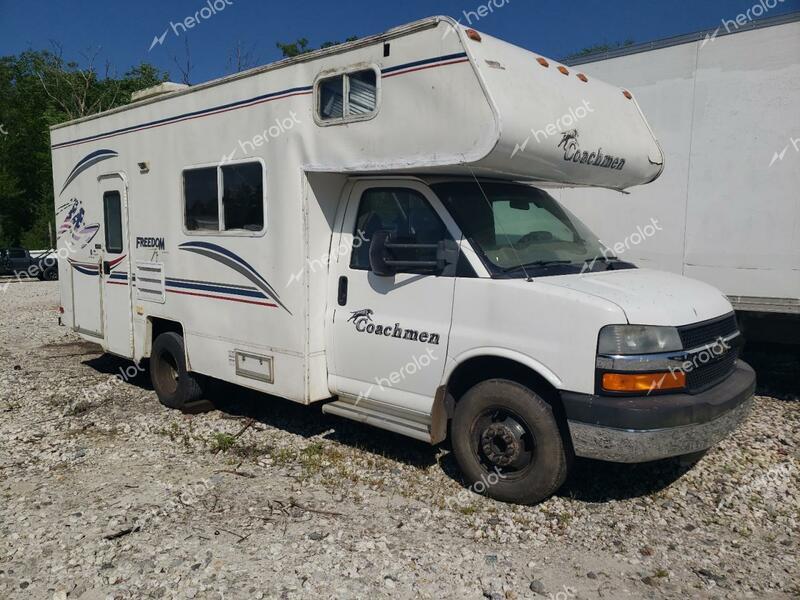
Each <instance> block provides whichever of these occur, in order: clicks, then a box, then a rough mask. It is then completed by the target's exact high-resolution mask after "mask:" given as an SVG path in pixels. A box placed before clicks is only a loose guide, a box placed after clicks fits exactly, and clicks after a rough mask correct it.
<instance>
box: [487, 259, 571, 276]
mask: <svg viewBox="0 0 800 600" xmlns="http://www.w3.org/2000/svg"><path fill="white" fill-rule="evenodd" d="M572 264H576V263H575V262H574V261H572V260H537V261H535V262H531V263H525V264H523V265H516V266H514V267H506V268H504V269H502V270H501V272H502V273H509V272H511V271H521V270H525V269H528V268H531V269H535V268H536V267H553V266H555V265H572Z"/></svg>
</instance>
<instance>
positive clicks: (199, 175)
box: [183, 167, 219, 231]
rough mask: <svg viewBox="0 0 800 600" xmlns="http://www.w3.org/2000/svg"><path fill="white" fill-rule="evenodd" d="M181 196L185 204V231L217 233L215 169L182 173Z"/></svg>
mask: <svg viewBox="0 0 800 600" xmlns="http://www.w3.org/2000/svg"><path fill="white" fill-rule="evenodd" d="M183 194H184V199H185V203H186V229H188V230H189V231H200V230H211V231H219V193H218V191H217V168H216V167H209V168H205V169H192V170H190V171H184V172H183Z"/></svg>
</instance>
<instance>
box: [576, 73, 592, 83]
mask: <svg viewBox="0 0 800 600" xmlns="http://www.w3.org/2000/svg"><path fill="white" fill-rule="evenodd" d="M577 77H578V79H580V80H581V81H582V82H583V83H587V82H588V81H589V78H588V77H587V76H586V75H584V74H583V73H578V76H577Z"/></svg>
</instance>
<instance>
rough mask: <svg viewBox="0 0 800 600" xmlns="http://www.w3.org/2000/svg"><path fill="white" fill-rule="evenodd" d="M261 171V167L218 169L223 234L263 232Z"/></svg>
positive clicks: (241, 165) (253, 164)
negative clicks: (219, 174)
mask: <svg viewBox="0 0 800 600" xmlns="http://www.w3.org/2000/svg"><path fill="white" fill-rule="evenodd" d="M263 174H264V169H263V167H262V166H261V163H244V164H239V165H229V166H225V167H222V203H223V206H224V207H225V231H230V230H233V229H244V230H246V231H261V230H262V229H263V228H264V183H263V182H264V179H263Z"/></svg>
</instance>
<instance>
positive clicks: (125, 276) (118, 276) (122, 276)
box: [108, 273, 128, 281]
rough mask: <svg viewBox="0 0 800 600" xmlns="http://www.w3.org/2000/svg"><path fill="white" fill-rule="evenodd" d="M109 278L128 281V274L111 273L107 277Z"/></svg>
mask: <svg viewBox="0 0 800 600" xmlns="http://www.w3.org/2000/svg"><path fill="white" fill-rule="evenodd" d="M108 278H109V279H120V280H122V281H128V274H127V273H112V274H111V275H109V277H108Z"/></svg>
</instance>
